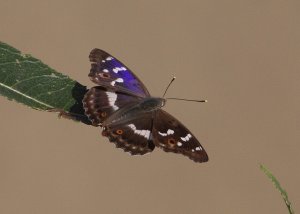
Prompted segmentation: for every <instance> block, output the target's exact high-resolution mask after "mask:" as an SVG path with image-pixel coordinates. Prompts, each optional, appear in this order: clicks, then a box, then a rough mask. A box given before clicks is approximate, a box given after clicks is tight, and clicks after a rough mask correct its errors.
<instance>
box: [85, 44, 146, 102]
mask: <svg viewBox="0 0 300 214" xmlns="http://www.w3.org/2000/svg"><path fill="white" fill-rule="evenodd" d="M89 57H90V61H91V62H92V65H91V66H92V67H91V70H90V74H89V77H90V78H91V80H92V81H93V82H94V83H96V84H98V85H101V86H104V87H106V88H111V89H112V90H115V91H122V92H125V93H129V94H133V95H136V96H139V97H147V96H150V95H149V92H148V91H147V89H146V87H145V86H144V84H143V83H142V82H141V81H140V80H139V79H138V78H137V76H135V75H134V74H133V73H132V71H130V70H129V68H127V67H126V66H125V65H124V64H123V63H121V62H120V61H119V60H117V59H116V58H115V57H113V56H111V55H110V54H108V53H106V52H105V51H103V50H100V49H94V50H92V51H91V53H90V56H89Z"/></svg>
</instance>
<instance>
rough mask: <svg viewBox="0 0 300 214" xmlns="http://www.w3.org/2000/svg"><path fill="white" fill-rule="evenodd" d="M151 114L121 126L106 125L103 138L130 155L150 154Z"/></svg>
mask: <svg viewBox="0 0 300 214" xmlns="http://www.w3.org/2000/svg"><path fill="white" fill-rule="evenodd" d="M152 123H153V117H152V113H146V114H143V115H142V117H138V118H134V119H131V120H129V121H126V123H123V124H115V125H108V126H105V127H103V128H104V130H103V132H102V134H103V136H106V137H108V138H109V140H110V142H113V143H115V144H116V147H117V148H122V149H123V150H124V151H125V152H129V153H130V154H131V155H143V154H146V153H148V152H152V151H153V149H154V147H155V146H154V144H153V142H152V133H151V132H152V125H153V124H152Z"/></svg>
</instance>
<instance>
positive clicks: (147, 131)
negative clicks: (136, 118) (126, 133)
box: [128, 124, 150, 139]
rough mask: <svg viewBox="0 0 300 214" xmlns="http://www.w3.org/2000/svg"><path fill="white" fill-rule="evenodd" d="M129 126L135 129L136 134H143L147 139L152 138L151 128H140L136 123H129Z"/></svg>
mask: <svg viewBox="0 0 300 214" xmlns="http://www.w3.org/2000/svg"><path fill="white" fill-rule="evenodd" d="M128 126H129V127H130V128H131V129H132V130H133V131H134V133H135V134H138V135H140V136H143V137H144V138H146V139H149V138H150V131H149V130H138V129H136V127H135V125H134V124H129V125H128Z"/></svg>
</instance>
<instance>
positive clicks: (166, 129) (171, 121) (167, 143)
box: [152, 109, 208, 162]
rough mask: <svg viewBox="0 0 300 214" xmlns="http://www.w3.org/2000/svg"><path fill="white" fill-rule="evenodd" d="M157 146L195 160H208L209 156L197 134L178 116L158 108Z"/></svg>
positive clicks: (155, 124)
mask: <svg viewBox="0 0 300 214" xmlns="http://www.w3.org/2000/svg"><path fill="white" fill-rule="evenodd" d="M152 134H153V141H154V144H155V146H158V147H160V148H162V149H163V150H164V151H166V152H174V153H180V154H183V155H185V156H188V157H189V158H190V159H192V160H194V161H195V162H206V161H208V156H207V154H206V152H205V150H204V148H203V147H202V146H201V144H200V143H199V141H198V140H197V139H196V138H195V136H194V135H193V134H192V133H191V132H190V131H189V130H188V129H187V128H186V127H185V126H184V125H182V124H181V123H180V122H179V121H178V120H177V119H176V118H174V117H173V116H171V115H170V114H168V113H167V112H165V111H163V110H161V109H160V110H158V111H157V112H156V115H155V119H154V124H153V131H152Z"/></svg>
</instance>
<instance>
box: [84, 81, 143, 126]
mask: <svg viewBox="0 0 300 214" xmlns="http://www.w3.org/2000/svg"><path fill="white" fill-rule="evenodd" d="M137 102H139V98H138V97H135V96H130V95H128V94H124V93H121V92H114V91H110V90H108V89H106V88H104V87H101V86H97V87H93V88H91V89H90V90H89V91H88V92H87V93H86V94H85V96H84V98H83V108H84V110H85V115H86V116H87V117H88V118H89V120H90V121H91V122H92V124H93V125H99V124H100V125H101V124H102V123H103V122H104V121H105V120H106V119H107V118H109V117H110V116H111V115H112V114H113V113H114V112H116V111H117V110H119V109H120V108H123V107H125V106H127V105H133V104H135V103H137Z"/></svg>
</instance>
